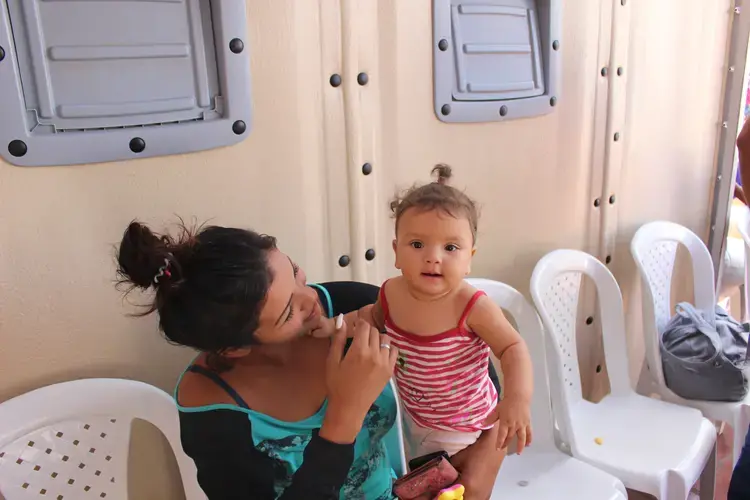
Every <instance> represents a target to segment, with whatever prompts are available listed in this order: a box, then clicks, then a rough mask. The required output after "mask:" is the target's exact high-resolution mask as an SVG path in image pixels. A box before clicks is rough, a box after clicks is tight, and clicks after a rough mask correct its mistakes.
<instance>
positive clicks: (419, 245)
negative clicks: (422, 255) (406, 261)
mask: <svg viewBox="0 0 750 500" xmlns="http://www.w3.org/2000/svg"><path fill="white" fill-rule="evenodd" d="M411 246H412V248H416V249H420V248H422V247H423V246H424V245H422V242H421V241H412V242H411Z"/></svg>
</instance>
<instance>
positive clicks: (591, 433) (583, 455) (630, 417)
mask: <svg viewBox="0 0 750 500" xmlns="http://www.w3.org/2000/svg"><path fill="white" fill-rule="evenodd" d="M573 426H574V432H575V434H576V442H577V444H578V450H576V453H575V456H576V457H577V458H580V459H581V460H584V461H586V462H589V463H591V464H593V465H596V466H597V467H599V468H601V469H603V470H605V471H608V472H610V473H612V474H614V475H617V476H618V477H619V478H620V479H622V481H623V483H625V486H627V487H628V488H631V489H635V490H638V491H643V492H647V493H650V494H658V492H659V483H660V480H659V476H661V475H662V474H666V473H667V471H670V470H671V471H676V472H677V473H678V474H680V475H681V476H682V477H684V478H685V479H686V480H687V481H688V483H690V484H692V482H694V481H696V480H697V479H698V477H699V476H700V473H701V471H702V470H703V466H704V462H705V459H702V457H707V456H708V455H709V452H710V450H711V448H712V447H713V445H714V442H715V441H716V428H715V427H714V426H713V424H711V422H710V421H708V420H707V419H705V418H703V416H702V414H701V412H700V411H699V410H696V409H694V408H686V407H683V406H677V405H673V404H670V403H665V402H663V401H659V400H656V399H651V398H647V397H644V396H640V395H638V394H632V395H628V396H619V397H615V396H608V397H606V398H604V400H602V401H601V402H600V403H598V404H593V403H589V402H586V401H582V402H580V403H579V404H577V405H576V406H575V407H574V408H573ZM659 471H661V473H658V472H659ZM655 472H657V474H655Z"/></svg>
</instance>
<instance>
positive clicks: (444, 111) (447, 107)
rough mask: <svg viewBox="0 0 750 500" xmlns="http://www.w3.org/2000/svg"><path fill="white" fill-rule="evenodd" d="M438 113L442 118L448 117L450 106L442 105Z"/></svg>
mask: <svg viewBox="0 0 750 500" xmlns="http://www.w3.org/2000/svg"><path fill="white" fill-rule="evenodd" d="M440 112H441V113H442V114H443V115H444V116H448V115H449V114H451V105H450V104H443V107H442V108H440Z"/></svg>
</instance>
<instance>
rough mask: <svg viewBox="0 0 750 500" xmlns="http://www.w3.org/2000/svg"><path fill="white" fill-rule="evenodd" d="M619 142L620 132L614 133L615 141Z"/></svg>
mask: <svg viewBox="0 0 750 500" xmlns="http://www.w3.org/2000/svg"><path fill="white" fill-rule="evenodd" d="M619 140H620V132H615V141H619Z"/></svg>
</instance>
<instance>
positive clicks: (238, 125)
mask: <svg viewBox="0 0 750 500" xmlns="http://www.w3.org/2000/svg"><path fill="white" fill-rule="evenodd" d="M245 130H247V125H246V124H245V122H243V121H242V120H237V121H236V122H234V123H233V124H232V132H234V133H235V134H237V135H242V134H244V133H245Z"/></svg>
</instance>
